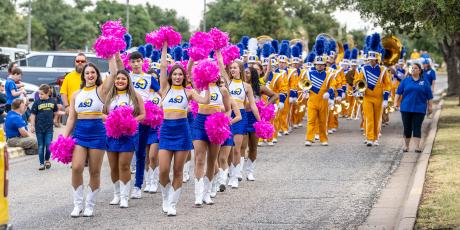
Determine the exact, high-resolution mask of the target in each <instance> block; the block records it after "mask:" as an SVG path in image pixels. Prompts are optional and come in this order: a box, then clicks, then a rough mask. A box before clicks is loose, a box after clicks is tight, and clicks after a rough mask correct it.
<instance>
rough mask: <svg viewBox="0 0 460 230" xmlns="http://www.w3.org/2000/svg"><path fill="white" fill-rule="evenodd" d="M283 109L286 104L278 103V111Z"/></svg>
mask: <svg viewBox="0 0 460 230" xmlns="http://www.w3.org/2000/svg"><path fill="white" fill-rule="evenodd" d="M283 108H284V103H282V102H280V103H278V109H279V110H283Z"/></svg>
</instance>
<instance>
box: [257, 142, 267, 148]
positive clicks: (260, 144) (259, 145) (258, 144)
mask: <svg viewBox="0 0 460 230" xmlns="http://www.w3.org/2000/svg"><path fill="white" fill-rule="evenodd" d="M264 145H265V142H263V141H259V142H258V143H257V146H258V147H263V146H264Z"/></svg>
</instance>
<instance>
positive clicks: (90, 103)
mask: <svg viewBox="0 0 460 230" xmlns="http://www.w3.org/2000/svg"><path fill="white" fill-rule="evenodd" d="M103 108H104V103H103V102H102V100H101V98H99V95H98V94H97V87H96V86H92V87H88V88H87V87H84V88H83V89H81V90H80V92H78V94H77V96H76V97H75V111H76V112H77V113H78V114H88V115H102V109H103Z"/></svg>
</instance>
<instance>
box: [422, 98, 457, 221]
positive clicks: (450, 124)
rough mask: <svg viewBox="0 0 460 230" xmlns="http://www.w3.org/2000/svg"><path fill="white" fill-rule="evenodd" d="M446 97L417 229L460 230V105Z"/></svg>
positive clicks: (453, 99) (454, 99)
mask: <svg viewBox="0 0 460 230" xmlns="http://www.w3.org/2000/svg"><path fill="white" fill-rule="evenodd" d="M457 104H458V98H457V97H452V98H446V99H445V101H444V105H443V108H442V112H441V117H440V120H439V123H438V133H437V135H436V139H435V144H434V147H433V151H432V155H431V158H430V161H429V165H428V170H427V174H426V180H425V186H424V189H423V196H422V201H421V204H420V207H419V210H418V216H417V223H416V225H415V228H416V229H460V106H457Z"/></svg>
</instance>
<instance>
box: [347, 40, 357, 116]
mask: <svg viewBox="0 0 460 230" xmlns="http://www.w3.org/2000/svg"><path fill="white" fill-rule="evenodd" d="M358 52H359V50H358V49H357V48H353V50H352V51H351V56H350V69H349V70H348V72H347V75H346V78H347V99H348V103H350V107H349V109H348V114H347V115H348V119H350V120H351V119H352V118H354V117H358V116H357V111H358V106H359V105H358V103H357V100H355V92H354V85H353V83H354V80H355V78H356V76H357V75H358V72H359V68H358Z"/></svg>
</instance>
